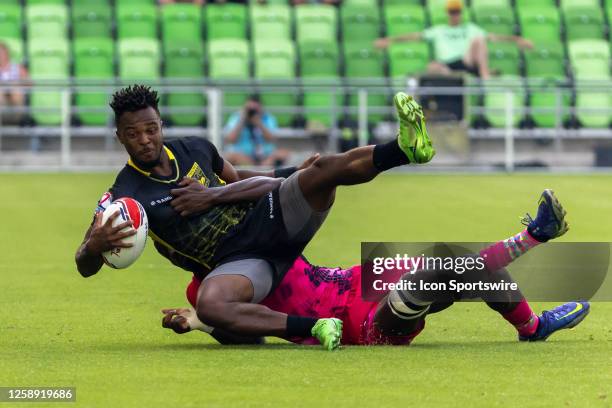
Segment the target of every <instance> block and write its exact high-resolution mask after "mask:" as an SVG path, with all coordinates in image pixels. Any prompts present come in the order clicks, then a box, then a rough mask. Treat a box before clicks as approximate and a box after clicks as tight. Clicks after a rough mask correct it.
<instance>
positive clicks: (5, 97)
mask: <svg viewBox="0 0 612 408" xmlns="http://www.w3.org/2000/svg"><path fill="white" fill-rule="evenodd" d="M26 79H28V71H27V70H26V69H25V67H24V66H23V65H21V64H19V63H16V62H11V55H10V51H9V48H8V46H7V45H6V44H3V43H0V82H2V83H3V84H4V83H7V82H17V81H23V80H26ZM23 106H25V94H24V93H23V92H22V91H20V90H18V89H9V90H2V91H0V108H5V107H9V108H22V107H23ZM0 112H1V118H0V119H1V120H2V124H18V123H19V122H20V121H21V118H22V116H23V113H22V112H5V111H4V110H2V111H0Z"/></svg>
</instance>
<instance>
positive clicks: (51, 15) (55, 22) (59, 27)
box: [26, 4, 68, 40]
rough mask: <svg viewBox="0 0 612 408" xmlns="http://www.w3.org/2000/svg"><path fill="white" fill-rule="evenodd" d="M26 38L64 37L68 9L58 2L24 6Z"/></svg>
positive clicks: (66, 27)
mask: <svg viewBox="0 0 612 408" xmlns="http://www.w3.org/2000/svg"><path fill="white" fill-rule="evenodd" d="M26 21H27V27H28V38H29V39H30V40H31V39H35V38H45V39H46V38H66V34H67V29H68V9H67V8H66V6H64V5H60V4H49V5H47V4H35V5H32V6H28V7H26Z"/></svg>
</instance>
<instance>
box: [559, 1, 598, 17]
mask: <svg viewBox="0 0 612 408" xmlns="http://www.w3.org/2000/svg"><path fill="white" fill-rule="evenodd" d="M559 3H560V6H561V11H562V12H563V13H564V14H565V13H566V12H568V11H570V10H571V9H573V8H574V7H580V8H591V9H594V8H599V0H559Z"/></svg>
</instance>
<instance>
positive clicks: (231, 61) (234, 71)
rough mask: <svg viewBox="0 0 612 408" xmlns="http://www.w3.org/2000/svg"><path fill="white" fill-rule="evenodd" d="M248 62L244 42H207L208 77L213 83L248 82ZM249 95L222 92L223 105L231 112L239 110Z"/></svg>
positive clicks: (247, 51) (230, 91) (238, 91)
mask: <svg viewBox="0 0 612 408" xmlns="http://www.w3.org/2000/svg"><path fill="white" fill-rule="evenodd" d="M250 61H251V58H250V52H249V44H248V42H247V41H246V40H240V39H219V40H211V41H209V42H208V77H209V78H210V79H212V80H213V81H214V80H216V79H217V80H221V81H223V80H245V81H246V80H248V79H249V77H250V75H249V66H250ZM240 88H241V89H244V88H245V87H244V86H241V87H240ZM250 93H251V92H250V90H247V91H246V92H245V91H244V90H242V91H241V90H235V89H231V90H224V94H223V105H224V107H225V108H227V109H231V110H235V109H240V108H241V107H242V105H243V104H244V101H245V100H246V97H247V95H248V94H250ZM226 116H227V115H226Z"/></svg>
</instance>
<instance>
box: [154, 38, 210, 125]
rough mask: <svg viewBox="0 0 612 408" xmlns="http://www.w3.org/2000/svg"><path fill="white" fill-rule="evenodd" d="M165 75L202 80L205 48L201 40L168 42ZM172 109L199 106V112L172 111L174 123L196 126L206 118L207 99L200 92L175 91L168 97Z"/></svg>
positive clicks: (167, 102)
mask: <svg viewBox="0 0 612 408" xmlns="http://www.w3.org/2000/svg"><path fill="white" fill-rule="evenodd" d="M164 60H165V70H164V77H165V78H168V79H192V80H200V79H201V78H202V77H203V76H204V50H203V48H202V44H201V42H200V41H194V42H193V43H192V44H189V43H181V44H176V43H167V45H166V48H165V49H164ZM166 106H168V107H169V108H171V109H181V108H183V109H186V108H198V109H199V112H185V113H182V112H171V113H170V114H169V117H170V119H171V120H172V123H173V124H175V125H179V126H196V125H199V124H200V123H202V120H203V119H204V106H205V99H204V95H203V93H202V92H201V91H200V92H191V93H185V92H174V93H170V94H169V95H168V96H167V99H166Z"/></svg>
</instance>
